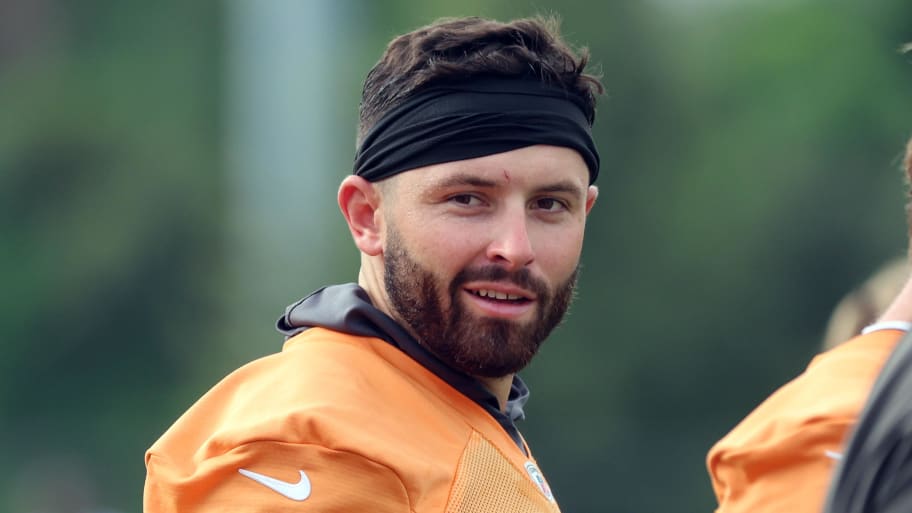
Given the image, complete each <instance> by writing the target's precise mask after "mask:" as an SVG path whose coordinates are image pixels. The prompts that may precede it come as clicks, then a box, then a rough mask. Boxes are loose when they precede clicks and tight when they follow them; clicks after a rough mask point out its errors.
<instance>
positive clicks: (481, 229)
mask: <svg viewBox="0 0 912 513" xmlns="http://www.w3.org/2000/svg"><path fill="white" fill-rule="evenodd" d="M588 179H589V174H588V170H587V168H586V165H585V164H584V162H583V160H582V159H581V158H580V156H579V155H578V154H577V153H576V152H575V151H573V150H570V149H567V148H562V147H554V146H543V145H539V146H530V147H526V148H521V149H519V150H514V151H510V152H506V153H500V154H496V155H490V156H486V157H480V158H476V159H470V160H463V161H456V162H448V163H444V164H438V165H433V166H428V167H425V168H421V169H418V170H413V171H408V172H405V173H402V174H400V175H397V176H395V177H393V179H391V180H395V181H394V182H392V183H390V184H389V185H388V186H385V187H384V190H385V191H386V192H385V193H384V195H385V196H387V198H388V199H387V201H385V203H384V205H385V206H384V207H383V209H384V211H383V216H384V219H385V220H386V226H385V242H384V250H383V262H384V285H385V290H386V295H387V297H388V300H389V305H390V309H391V310H392V312H391V313H392V315H393V317H395V318H397V319H398V320H399V321H401V322H402V323H403V324H405V326H406V327H407V328H409V329H410V330H411V331H412V332H413V333H414V334H415V335H416V336H417V338H418V340H419V341H420V342H421V343H422V344H423V345H425V346H426V347H427V348H428V349H430V350H431V351H432V352H433V353H434V354H436V355H437V356H438V357H439V358H441V359H442V360H443V361H444V362H445V363H447V364H448V365H450V366H452V367H454V368H456V369H459V370H461V371H463V372H465V373H467V374H470V375H474V376H481V377H501V376H506V375H508V374H511V373H514V372H516V371H518V370H520V369H522V368H523V367H525V366H526V365H527V364H528V363H529V361H530V360H531V359H532V357H533V356H534V355H535V353H536V352H537V350H538V348H539V346H540V345H541V343H542V342H543V341H544V339H545V338H546V337H547V336H548V334H549V333H550V332H551V330H552V329H553V328H554V327H555V326H556V325H557V324H558V323H559V322H560V320H561V318H562V317H563V315H564V313H565V312H566V310H567V308H568V306H569V305H570V302H571V299H572V296H573V289H574V285H575V282H576V275H577V266H578V263H579V256H580V251H581V249H582V242H583V231H584V226H585V219H586V214H587V213H588V211H589V209H590V208H591V207H592V204H593V202H594V201H595V196H596V189H595V188H594V187H589V186H588Z"/></svg>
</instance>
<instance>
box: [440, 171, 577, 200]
mask: <svg viewBox="0 0 912 513" xmlns="http://www.w3.org/2000/svg"><path fill="white" fill-rule="evenodd" d="M433 185H434V186H435V187H438V188H449V187H459V186H465V185H469V186H472V187H487V188H492V187H497V186H499V185H502V182H498V181H496V180H491V179H487V178H480V177H478V176H475V175H471V174H468V173H458V174H455V175H452V176H448V177H446V178H443V179H441V180H438V181H436V182H434V183H433ZM536 192H539V193H542V192H551V193H569V194H575V195H582V194H583V193H584V191H583V189H581V188H580V186H579V185H578V184H576V183H574V182H572V181H570V180H561V181H559V182H555V183H551V184H547V185H544V186H542V187H538V188H537V189H536Z"/></svg>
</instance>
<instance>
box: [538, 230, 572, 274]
mask: <svg viewBox="0 0 912 513" xmlns="http://www.w3.org/2000/svg"><path fill="white" fill-rule="evenodd" d="M540 241H541V242H540V243H539V244H537V245H536V247H535V256H536V260H537V261H538V263H539V266H541V268H542V270H543V271H544V272H545V273H547V274H548V275H549V276H551V277H552V278H554V279H556V280H563V279H566V277H568V276H569V275H570V274H571V273H572V272H573V271H574V270H575V269H576V266H577V264H578V263H579V258H580V254H581V253H582V249H583V237H582V231H581V230H580V231H568V230H562V231H560V232H557V233H547V234H545V235H544V236H542V238H541V239H540Z"/></svg>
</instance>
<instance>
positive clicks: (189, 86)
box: [0, 0, 912, 513]
mask: <svg viewBox="0 0 912 513" xmlns="http://www.w3.org/2000/svg"><path fill="white" fill-rule="evenodd" d="M536 12H544V13H547V12H556V13H558V14H560V16H561V17H562V19H563V28H564V32H565V34H566V36H567V38H568V39H569V40H570V41H571V42H572V43H574V44H576V45H580V46H581V45H586V46H588V47H589V48H590V50H591V53H592V61H593V64H594V65H595V69H597V70H600V71H601V73H602V75H603V77H604V82H605V84H606V86H607V89H608V94H607V95H606V96H605V97H604V98H603V99H602V102H601V103H600V108H599V109H600V110H599V118H598V121H597V122H596V127H595V131H596V138H597V141H598V144H599V146H600V149H601V152H602V159H603V160H602V174H601V177H600V180H599V185H600V187H601V195H600V197H599V203H598V205H597V206H596V208H595V210H594V212H593V214H592V217H591V218H590V221H589V226H588V237H587V241H586V248H585V250H584V255H583V274H582V282H581V286H580V291H579V299H578V301H577V302H576V304H575V305H574V307H573V309H572V311H571V314H570V315H569V317H568V319H567V321H566V322H565V324H564V325H563V326H562V327H561V328H560V329H559V330H558V331H557V332H556V333H555V334H554V335H553V336H552V338H551V340H550V341H549V342H548V343H547V344H546V345H545V346H544V348H543V350H542V353H541V355H540V356H539V358H538V359H537V360H536V361H535V362H534V363H533V364H532V366H531V367H530V368H529V369H527V370H526V371H525V372H524V377H525V378H526V380H527V382H528V383H529V385H530V387H531V388H532V400H531V401H530V403H529V405H528V407H527V413H528V420H527V421H526V422H524V423H523V424H522V426H521V428H522V429H523V431H524V433H525V434H526V437H527V438H528V439H529V441H530V443H531V444H532V446H533V448H534V449H535V451H536V455H537V457H538V460H539V462H540V463H541V464H542V466H543V468H544V469H545V471H546V474H547V475H548V478H549V480H550V482H551V485H552V487H553V489H554V490H555V493H556V495H557V497H558V500H559V501H560V503H561V506H562V509H563V510H564V511H566V512H574V513H576V512H605V511H612V512H654V511H688V512H689V511H694V512H696V511H703V512H709V511H711V510H712V508H713V505H714V503H715V502H714V499H713V496H712V491H711V488H710V484H709V480H708V478H707V477H706V472H705V467H704V457H705V453H706V451H707V450H708V449H709V447H710V446H711V445H712V443H713V442H714V441H715V440H716V439H718V438H719V437H720V436H722V435H723V434H724V433H725V432H727V431H728V430H729V429H730V428H731V427H732V426H733V425H734V424H735V423H736V422H737V421H738V420H739V419H740V418H741V417H743V416H744V415H745V414H746V413H747V412H748V411H749V410H750V409H751V408H752V406H753V405H755V404H756V403H757V402H758V401H760V400H761V399H762V398H764V397H765V396H766V395H767V394H769V393H770V392H771V391H772V390H774V389H775V388H776V387H777V386H779V385H780V384H782V383H784V382H785V381H786V380H788V379H790V378H791V377H793V376H795V375H796V374H797V373H798V372H800V371H801V369H802V368H803V367H804V366H805V365H806V363H807V361H808V360H809V358H810V357H811V356H812V355H813V354H814V353H815V352H816V351H817V348H818V346H819V343H820V339H821V337H822V334H823V328H824V325H825V323H826V320H827V317H828V315H829V312H830V310H831V309H832V307H833V306H834V305H835V303H836V302H837V301H838V299H839V298H840V297H841V295H842V294H843V293H844V292H846V291H848V290H849V289H850V288H852V287H854V286H855V285H857V284H858V283H859V282H861V281H862V280H863V279H864V278H865V277H866V276H867V275H868V274H869V273H870V272H871V271H873V270H874V269H875V268H876V267H877V266H878V265H880V263H881V262H883V261H885V260H886V259H888V258H891V257H893V256H896V255H899V254H902V252H903V251H904V249H905V223H904V211H903V197H904V196H903V194H904V193H903V186H902V175H901V172H900V169H899V163H900V159H901V155H902V148H903V144H904V142H905V140H906V138H907V137H908V136H909V135H910V134H912V117H910V114H912V108H910V99H912V96H910V94H909V86H910V85H912V63H910V62H909V61H910V60H912V57H910V56H908V55H902V54H901V53H900V52H899V51H898V48H899V47H900V46H901V45H902V44H903V43H905V42H908V41H912V27H910V25H909V22H910V20H912V3H910V2H908V1H905V0H885V1H880V2H849V1H833V0H829V1H824V0H804V1H802V0H793V1H773V0H769V1H747V0H745V1H740V2H725V1H721V0H642V1H621V0H614V1H600V2H596V1H593V0H585V1H584V0H562V1H560V2H558V1H556V0H555V1H546V0H536V1H528V2H520V1H508V0H485V1H480V0H467V1H464V2H460V3H459V4H458V6H457V4H456V3H454V2H447V1H441V0H425V1H422V2H416V1H404V0H403V1H394V0H387V1H370V0H325V1H321V0H313V1H297V2H295V1H290V0H282V1H280V0H275V1H268V2H256V1H252V0H247V1H242V0H236V1H225V2H184V1H178V0H160V1H158V2H135V1H115V0H84V1H80V2H64V1H60V0H56V1H55V0H2V1H0V226H2V232H0V233H2V241H0V277H2V283H3V293H2V294H0V301H2V303H0V342H2V344H0V455H2V461H3V462H4V464H3V465H2V466H0V511H10V512H28V513H31V512H89V511H95V512H101V511H111V512H124V513H126V512H134V511H140V510H141V494H142V483H143V478H144V468H143V452H144V450H145V449H146V448H147V447H148V446H149V445H150V444H151V443H152V442H153V441H154V440H155V439H156V438H157V436H158V435H160V434H161V433H162V432H163V431H164V430H165V429H166V428H167V427H168V426H169V425H170V424H171V423H172V422H173V421H174V419H175V418H176V417H177V416H178V415H179V414H180V413H181V412H183V411H184V410H185V409H186V408H187V407H188V406H189V405H190V404H191V403H192V401H194V400H195V399H196V398H197V397H198V396H199V395H201V394H202V393H203V392H204V391H205V390H206V389H207V388H208V387H209V386H210V385H211V384H213V383H214V382H215V381H216V380H218V379H219V378H220V377H222V376H223V375H224V374H226V373H228V372H230V371H231V370H233V369H234V368H236V367H238V366H239V365H241V364H242V363H244V362H246V361H248V360H250V359H253V358H256V357H259V356H262V355H265V354H268V353H271V352H275V351H277V350H279V349H280V347H281V342H282V339H281V337H280V336H279V334H278V333H276V332H274V331H273V322H274V320H275V318H276V317H277V316H278V315H279V314H280V313H281V312H282V311H283V309H284V307H285V306H286V305H287V304H288V303H291V302H292V301H294V300H296V299H297V298H299V297H301V296H303V295H305V294H307V293H309V292H310V291H311V290H313V289H315V288H317V287H319V286H322V285H324V284H327V283H334V282H345V281H353V280H354V279H355V278H356V272H357V262H358V260H357V255H356V250H355V249H354V246H353V245H352V244H351V242H350V239H349V236H348V233H347V231H346V229H345V226H344V224H343V221H342V217H341V215H339V214H338V211H337V209H336V207H335V199H334V198H335V190H336V185H337V184H338V182H339V180H341V178H342V177H343V176H345V174H347V173H348V172H349V171H350V164H351V160H352V155H353V147H354V142H353V141H354V133H355V129H354V127H355V122H356V117H357V104H358V98H359V93H360V87H361V80H362V79H363V77H364V74H365V73H366V72H367V70H368V69H369V68H370V66H371V65H372V64H373V63H374V62H375V61H376V59H377V58H378V57H379V56H380V53H381V51H382V49H383V47H384V46H385V44H386V42H387V41H388V40H389V39H390V38H391V37H393V36H394V35H396V34H399V33H402V32H405V31H408V30H411V29H413V28H416V27H417V26H420V25H423V24H426V23H428V22H430V21H432V20H434V19H435V18H438V17H441V16H454V15H469V14H477V15H483V16H488V17H494V18H499V19H507V18H512V17H517V16H524V15H530V14H534V13H536Z"/></svg>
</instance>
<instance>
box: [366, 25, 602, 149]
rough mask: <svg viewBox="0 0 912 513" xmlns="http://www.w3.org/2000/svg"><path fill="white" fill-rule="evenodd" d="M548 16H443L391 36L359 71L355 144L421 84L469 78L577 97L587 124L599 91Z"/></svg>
mask: <svg viewBox="0 0 912 513" xmlns="http://www.w3.org/2000/svg"><path fill="white" fill-rule="evenodd" d="M558 26H559V23H558V22H557V20H556V19H554V18H543V17H534V18H525V19H519V20H514V21H511V22H509V23H503V22H499V21H494V20H487V19H483V18H477V17H468V18H444V19H441V20H438V21H435V22H434V23H432V24H430V25H427V26H425V27H422V28H419V29H416V30H414V31H412V32H409V33H407V34H404V35H401V36H398V37H396V38H395V39H393V40H392V41H391V42H390V44H389V46H387V48H386V51H385V52H384V53H383V56H381V58H380V60H379V61H378V62H377V64H376V65H374V67H373V68H372V69H371V70H370V72H369V73H368V74H367V78H366V79H365V81H364V89H363V92H362V94H361V105H360V108H359V124H358V144H359V145H360V143H361V140H362V139H363V138H364V136H365V135H366V134H367V132H368V131H369V130H370V129H371V127H373V126H374V124H375V123H376V122H377V121H378V120H379V119H380V118H381V117H382V116H383V115H384V114H385V113H386V112H388V111H389V110H390V109H392V108H393V107H395V106H397V105H399V104H400V103H402V101H403V100H405V99H406V98H408V97H409V96H411V95H412V94H414V93H415V92H416V91H418V90H420V89H421V88H423V87H427V86H430V85H433V84H435V83H438V82H441V81H445V80H447V79H453V78H459V79H464V78H468V77H472V76H476V75H497V76H524V75H528V74H530V73H531V74H532V75H533V76H534V77H536V78H538V79H539V80H541V81H542V82H546V83H548V84H552V85H558V86H561V87H563V88H564V89H566V90H567V91H568V92H570V93H572V94H575V95H577V96H579V97H580V98H581V99H582V100H583V102H584V106H585V114H586V117H587V118H588V119H589V122H590V123H591V122H592V120H593V119H594V117H595V103H596V97H597V96H598V95H599V94H601V93H602V92H603V91H604V88H603V87H602V84H601V82H600V81H599V79H598V78H597V77H596V76H593V75H590V74H587V73H585V68H586V64H587V63H588V61H589V54H588V51H587V50H586V49H585V48H583V49H580V50H579V51H578V52H579V53H577V52H575V51H574V50H573V49H571V48H570V47H569V46H568V45H567V43H565V42H564V41H563V39H561V36H560V33H559V29H558Z"/></svg>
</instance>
